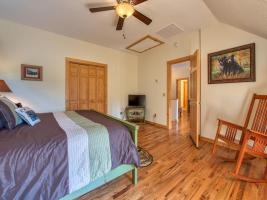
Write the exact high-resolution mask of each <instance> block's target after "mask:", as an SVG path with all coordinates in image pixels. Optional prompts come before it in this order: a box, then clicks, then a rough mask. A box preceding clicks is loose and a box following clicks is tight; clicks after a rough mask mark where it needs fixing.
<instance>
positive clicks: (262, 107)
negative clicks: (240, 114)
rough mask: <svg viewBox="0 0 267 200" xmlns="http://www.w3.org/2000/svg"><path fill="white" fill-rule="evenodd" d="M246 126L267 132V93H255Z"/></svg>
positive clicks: (253, 129)
mask: <svg viewBox="0 0 267 200" xmlns="http://www.w3.org/2000/svg"><path fill="white" fill-rule="evenodd" d="M250 123H251V126H250ZM244 128H248V129H250V130H252V131H256V132H260V133H264V134H267V95H256V94H254V96H253V99H252V101H251V104H250V108H249V111H248V115H247V119H246V122H245V126H244Z"/></svg>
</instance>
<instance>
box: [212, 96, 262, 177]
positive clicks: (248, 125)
mask: <svg viewBox="0 0 267 200" xmlns="http://www.w3.org/2000/svg"><path fill="white" fill-rule="evenodd" d="M223 126H226V130H225V134H222V133H221V130H222V127H223ZM238 132H240V134H241V135H240V139H239V140H238V137H237V133H238ZM219 139H221V140H223V141H224V142H225V143H226V144H227V145H229V148H231V149H234V150H236V151H237V152H236V156H235V159H228V158H224V159H226V160H228V161H236V160H237V163H236V168H235V172H234V173H233V175H234V176H235V177H236V178H238V179H241V180H244V181H249V182H267V166H266V168H265V173H264V178H263V179H255V178H249V177H247V176H244V175H240V174H239V173H240V167H241V165H242V162H244V156H245V154H248V155H250V156H252V157H253V158H255V157H261V158H265V159H266V158H267V95H257V94H254V95H253V98H252V101H251V104H250V107H249V110H248V115H247V118H246V121H245V125H244V126H243V127H242V126H239V125H235V124H233V123H230V122H226V121H223V120H219V126H218V130H217V134H216V138H215V141H214V145H213V154H215V151H216V145H217V142H218V140H219Z"/></svg>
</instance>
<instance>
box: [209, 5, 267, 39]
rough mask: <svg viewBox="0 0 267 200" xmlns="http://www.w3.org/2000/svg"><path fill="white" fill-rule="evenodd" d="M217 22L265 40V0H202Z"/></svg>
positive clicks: (266, 8)
mask: <svg viewBox="0 0 267 200" xmlns="http://www.w3.org/2000/svg"><path fill="white" fill-rule="evenodd" d="M204 2H205V3H206V5H207V6H208V7H209V9H210V10H211V11H212V13H213V14H214V16H216V17H217V18H218V20H219V21H221V22H223V23H226V24H230V25H232V26H235V27H238V28H240V29H243V30H245V31H247V32H251V33H254V34H256V35H259V36H261V37H264V38H267V0H218V1H216V0H204Z"/></svg>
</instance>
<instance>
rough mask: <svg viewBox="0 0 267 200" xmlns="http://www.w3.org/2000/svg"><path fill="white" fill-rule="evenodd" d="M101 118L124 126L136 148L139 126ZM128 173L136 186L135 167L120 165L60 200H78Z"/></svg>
mask: <svg viewBox="0 0 267 200" xmlns="http://www.w3.org/2000/svg"><path fill="white" fill-rule="evenodd" d="M103 116H105V117H108V118H111V119H113V120H116V121H118V122H120V123H122V124H123V125H124V126H126V127H127V128H128V129H129V131H130V132H131V134H132V139H133V141H134V144H135V145H136V146H137V136H138V129H139V126H137V125H135V124H132V123H129V122H127V121H123V120H120V119H118V118H116V117H113V116H110V115H104V114H103ZM130 171H132V182H133V184H137V181H138V174H137V167H136V166H135V165H120V166H119V167H117V168H115V169H113V170H111V171H110V172H108V173H107V174H105V175H104V176H102V177H100V178H98V179H96V180H95V181H93V182H91V183H89V184H88V185H86V186H84V187H83V188H81V189H79V190H77V191H75V192H72V193H70V194H68V195H66V196H64V197H63V198H61V199H60V200H72V199H76V198H78V197H80V196H82V195H84V194H86V193H88V192H90V191H92V190H94V189H96V188H98V187H100V186H102V185H104V184H106V183H108V182H110V181H112V180H114V179H116V178H118V177H119V176H121V175H123V174H126V173H128V172H130Z"/></svg>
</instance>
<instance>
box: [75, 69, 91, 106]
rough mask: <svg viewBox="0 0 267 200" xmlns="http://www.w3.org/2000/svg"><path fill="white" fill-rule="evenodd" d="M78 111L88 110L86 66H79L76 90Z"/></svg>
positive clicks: (87, 72)
mask: <svg viewBox="0 0 267 200" xmlns="http://www.w3.org/2000/svg"><path fill="white" fill-rule="evenodd" d="M78 95H79V99H78V105H79V107H78V108H79V110H88V109H89V69H88V67H87V66H86V65H80V66H79V88H78Z"/></svg>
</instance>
